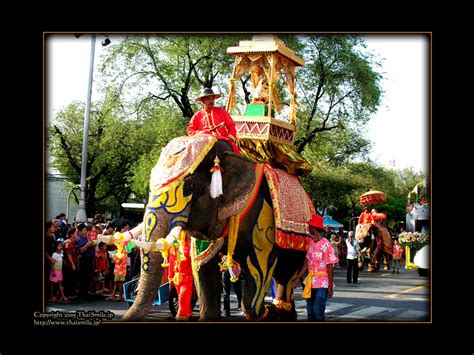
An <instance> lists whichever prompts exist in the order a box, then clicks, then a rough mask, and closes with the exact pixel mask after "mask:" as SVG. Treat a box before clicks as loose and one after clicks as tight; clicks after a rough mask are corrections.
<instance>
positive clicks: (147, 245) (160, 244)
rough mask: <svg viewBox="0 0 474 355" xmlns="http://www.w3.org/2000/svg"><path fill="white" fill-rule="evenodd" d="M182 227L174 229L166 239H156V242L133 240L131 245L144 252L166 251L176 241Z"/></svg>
mask: <svg viewBox="0 0 474 355" xmlns="http://www.w3.org/2000/svg"><path fill="white" fill-rule="evenodd" d="M181 229H183V227H182V226H176V227H174V228H173V229H172V230H171V231H170V233H169V234H168V235H167V236H166V238H161V239H158V240H157V241H156V242H144V241H141V240H136V239H134V240H133V244H135V245H136V246H137V247H139V248H142V249H144V250H152V251H155V250H158V251H167V250H168V248H169V247H170V246H171V245H173V243H174V241H175V240H178V236H179V233H181Z"/></svg>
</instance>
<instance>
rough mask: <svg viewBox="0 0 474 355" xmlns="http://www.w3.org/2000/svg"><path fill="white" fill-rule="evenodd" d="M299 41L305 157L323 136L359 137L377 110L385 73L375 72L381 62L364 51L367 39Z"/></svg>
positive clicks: (300, 118)
mask: <svg viewBox="0 0 474 355" xmlns="http://www.w3.org/2000/svg"><path fill="white" fill-rule="evenodd" d="M299 39H300V42H301V43H302V45H303V46H302V49H301V50H300V51H299V54H300V55H301V56H302V57H303V59H304V60H305V65H304V66H303V67H302V68H299V69H298V70H297V71H296V80H297V84H298V85H297V88H298V98H299V100H298V101H299V104H300V106H299V110H298V134H297V137H296V141H295V146H296V148H297V150H298V152H300V153H301V152H302V151H303V150H304V149H305V147H306V146H307V145H308V144H310V143H311V142H313V140H314V139H315V138H316V137H317V135H318V134H319V133H321V132H330V131H336V130H351V131H353V132H358V133H359V132H360V129H361V127H362V126H363V125H364V123H366V122H368V121H369V119H370V115H371V114H372V113H374V112H376V110H377V108H378V106H379V104H380V99H381V95H382V89H381V87H380V79H381V75H380V74H378V73H376V72H375V71H374V69H373V67H374V66H376V65H378V63H376V62H374V60H373V58H372V56H371V54H368V53H363V52H362V49H363V48H364V47H365V44H364V41H363V39H362V38H361V37H357V36H341V35H331V36H329V35H324V36H313V35H311V36H301V37H299ZM348 143H350V144H352V142H348ZM361 143H363V142H362V141H358V142H357V144H356V145H357V146H359V145H360V144H361ZM362 145H363V146H364V144H362ZM349 150H350V147H349Z"/></svg>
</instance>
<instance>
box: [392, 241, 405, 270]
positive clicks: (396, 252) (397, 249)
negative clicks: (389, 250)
mask: <svg viewBox="0 0 474 355" xmlns="http://www.w3.org/2000/svg"><path fill="white" fill-rule="evenodd" d="M402 255H403V248H402V247H401V245H400V244H398V240H394V242H393V270H392V274H393V273H395V269H396V272H397V274H399V273H400V260H401V258H402Z"/></svg>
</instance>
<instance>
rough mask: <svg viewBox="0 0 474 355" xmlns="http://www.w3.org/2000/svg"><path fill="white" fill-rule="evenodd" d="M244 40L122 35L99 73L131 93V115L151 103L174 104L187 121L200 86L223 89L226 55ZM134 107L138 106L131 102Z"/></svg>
mask: <svg viewBox="0 0 474 355" xmlns="http://www.w3.org/2000/svg"><path fill="white" fill-rule="evenodd" d="M238 39H242V36H230V35H226V36H218V35H207V36H203V35H189V34H188V35H144V36H135V35H134V36H126V37H125V39H124V40H123V41H121V42H120V43H119V44H117V45H114V46H111V47H112V48H111V50H110V55H109V56H108V57H107V58H106V59H105V61H104V63H103V66H102V72H103V73H104V74H105V75H104V77H105V78H108V79H109V80H110V81H111V82H113V83H115V84H117V85H118V87H119V90H120V92H121V93H122V95H123V96H124V97H127V95H129V96H130V93H132V94H131V95H132V97H133V99H132V100H131V101H132V102H134V105H133V106H134V107H133V109H134V111H135V112H140V108H141V106H142V104H143V103H144V102H147V101H149V100H168V99H170V100H172V101H173V102H174V104H175V105H176V107H178V109H179V110H180V111H181V114H182V116H184V117H187V118H191V117H192V115H193V114H194V112H195V108H196V105H195V103H194V101H193V100H192V99H190V98H193V97H196V96H197V95H198V93H199V92H200V90H201V89H202V88H203V87H215V86H218V87H219V86H220V87H221V90H220V91H225V90H226V89H227V80H228V79H229V78H230V76H231V73H232V67H233V61H234V59H233V58H232V57H231V56H229V55H228V54H227V53H226V49H227V47H229V46H233V45H235V44H236V43H237V42H238ZM135 103H136V104H135Z"/></svg>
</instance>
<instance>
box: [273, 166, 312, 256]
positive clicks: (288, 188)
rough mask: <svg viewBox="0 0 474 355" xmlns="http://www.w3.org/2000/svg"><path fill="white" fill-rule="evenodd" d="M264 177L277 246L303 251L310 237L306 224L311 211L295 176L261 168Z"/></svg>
mask: <svg viewBox="0 0 474 355" xmlns="http://www.w3.org/2000/svg"><path fill="white" fill-rule="evenodd" d="M265 177H266V178H267V182H268V186H269V188H270V194H271V196H272V202H273V211H274V214H275V229H276V242H277V245H278V246H280V247H281V248H285V249H293V250H302V251H307V250H308V247H309V243H310V241H311V238H310V233H309V228H308V225H307V224H306V221H308V220H309V219H310V218H311V216H312V215H313V214H314V213H315V209H314V206H313V203H312V202H311V199H310V198H309V196H308V194H307V193H306V191H305V190H304V189H303V186H301V183H300V180H299V178H298V176H296V175H291V174H288V173H287V172H285V171H283V170H281V169H275V168H272V167H271V166H270V165H265Z"/></svg>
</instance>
